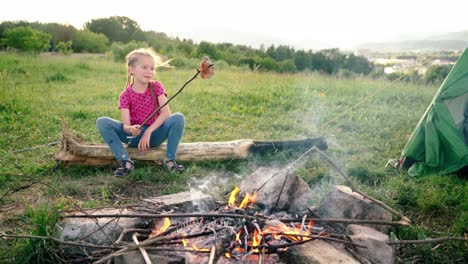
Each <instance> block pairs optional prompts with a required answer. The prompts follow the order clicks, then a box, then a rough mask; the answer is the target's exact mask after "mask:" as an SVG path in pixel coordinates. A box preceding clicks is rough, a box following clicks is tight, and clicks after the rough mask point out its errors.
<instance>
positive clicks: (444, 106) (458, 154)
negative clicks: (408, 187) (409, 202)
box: [400, 49, 468, 176]
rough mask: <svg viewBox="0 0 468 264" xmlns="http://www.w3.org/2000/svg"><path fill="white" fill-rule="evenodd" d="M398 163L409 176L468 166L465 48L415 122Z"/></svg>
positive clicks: (467, 95) (467, 50)
mask: <svg viewBox="0 0 468 264" xmlns="http://www.w3.org/2000/svg"><path fill="white" fill-rule="evenodd" d="M400 166H403V167H407V168H408V174H409V175H411V176H417V175H422V174H427V173H432V172H437V173H440V174H447V173H452V172H456V171H459V170H461V169H462V168H464V167H466V166H468V49H466V50H465V51H464V52H463V54H462V56H461V57H460V58H459V59H458V61H457V63H456V64H455V65H454V66H453V68H452V70H451V71H450V73H449V74H448V75H447V77H446V78H445V80H444V82H443V83H442V85H441V86H440V88H439V90H438V91H437V93H436V95H435V96H434V99H433V100H432V102H431V104H430V105H429V107H428V108H427V110H426V112H425V113H424V114H423V116H422V117H421V119H420V120H419V122H418V124H417V125H416V128H415V130H414V131H413V133H412V134H411V137H410V138H409V140H408V142H407V143H406V146H405V148H404V149H403V151H402V154H401V159H400ZM465 170H466V168H464V170H463V171H465Z"/></svg>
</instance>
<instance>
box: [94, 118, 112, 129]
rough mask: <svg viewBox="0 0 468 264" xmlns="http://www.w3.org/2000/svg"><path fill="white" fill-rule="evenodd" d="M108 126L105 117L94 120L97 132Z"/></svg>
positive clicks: (107, 120) (107, 119)
mask: <svg viewBox="0 0 468 264" xmlns="http://www.w3.org/2000/svg"><path fill="white" fill-rule="evenodd" d="M108 124H109V118H108V117H105V116H101V117H99V118H98V119H96V127H97V128H98V130H102V129H104V128H105V127H106V126H107V125H108Z"/></svg>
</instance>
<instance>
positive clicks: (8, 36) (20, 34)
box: [2, 27, 52, 52]
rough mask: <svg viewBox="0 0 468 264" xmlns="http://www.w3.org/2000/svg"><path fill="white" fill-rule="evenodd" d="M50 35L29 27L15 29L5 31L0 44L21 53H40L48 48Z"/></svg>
mask: <svg viewBox="0 0 468 264" xmlns="http://www.w3.org/2000/svg"><path fill="white" fill-rule="evenodd" d="M51 38H52V36H51V35H49V34H47V33H44V32H42V31H39V30H34V29H32V28H31V27H16V28H12V29H7V30H6V31H5V38H3V39H2V43H3V44H4V45H6V46H7V47H10V48H14V49H18V50H21V51H32V52H42V51H45V50H47V49H48V48H49V47H50V44H49V40H50V39H51Z"/></svg>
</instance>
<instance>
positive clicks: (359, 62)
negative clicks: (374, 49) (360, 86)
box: [343, 54, 374, 74]
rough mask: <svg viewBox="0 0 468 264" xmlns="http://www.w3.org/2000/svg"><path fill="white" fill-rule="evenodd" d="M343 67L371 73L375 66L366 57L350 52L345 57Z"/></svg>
mask: <svg viewBox="0 0 468 264" xmlns="http://www.w3.org/2000/svg"><path fill="white" fill-rule="evenodd" d="M343 68H344V69H346V70H350V71H352V72H355V73H360V74H369V73H370V72H371V71H372V69H373V68H374V67H373V64H372V63H371V62H369V61H368V60H367V59H366V58H365V57H362V56H356V55H354V54H349V55H348V57H346V59H345V62H344V65H343Z"/></svg>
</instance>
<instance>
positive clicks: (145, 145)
mask: <svg viewBox="0 0 468 264" xmlns="http://www.w3.org/2000/svg"><path fill="white" fill-rule="evenodd" d="M150 139H151V133H148V132H145V133H144V134H143V136H142V137H141V139H140V142H139V143H138V150H139V151H145V150H147V149H149V148H150Z"/></svg>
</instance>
